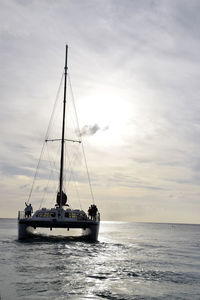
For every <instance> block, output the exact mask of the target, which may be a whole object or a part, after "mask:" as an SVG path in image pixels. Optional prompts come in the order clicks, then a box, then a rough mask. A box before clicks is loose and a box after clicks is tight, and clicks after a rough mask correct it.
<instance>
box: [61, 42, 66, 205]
mask: <svg viewBox="0 0 200 300" xmlns="http://www.w3.org/2000/svg"><path fill="white" fill-rule="evenodd" d="M67 54H68V45H66V52H65V69H64V70H65V71H64V72H65V73H64V75H65V79H64V100H63V121H62V139H61V156H60V185H59V192H60V203H59V206H60V208H62V198H63V193H62V189H63V169H64V144H65V109H66V92H67Z"/></svg>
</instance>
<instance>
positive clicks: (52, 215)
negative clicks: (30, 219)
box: [37, 211, 56, 218]
mask: <svg viewBox="0 0 200 300" xmlns="http://www.w3.org/2000/svg"><path fill="white" fill-rule="evenodd" d="M55 216H56V213H55V212H50V211H47V212H39V213H38V214H37V217H38V218H55Z"/></svg>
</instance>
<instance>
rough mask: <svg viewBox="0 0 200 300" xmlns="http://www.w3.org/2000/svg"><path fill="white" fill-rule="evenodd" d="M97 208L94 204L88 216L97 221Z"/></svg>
mask: <svg viewBox="0 0 200 300" xmlns="http://www.w3.org/2000/svg"><path fill="white" fill-rule="evenodd" d="M97 211H98V209H97V207H96V205H94V204H92V205H91V206H90V207H89V209H88V215H89V217H90V218H91V220H95V219H96V215H97Z"/></svg>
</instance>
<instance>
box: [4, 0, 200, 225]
mask: <svg viewBox="0 0 200 300" xmlns="http://www.w3.org/2000/svg"><path fill="white" fill-rule="evenodd" d="M199 14H200V2H199V1H198V0H196V1H195V0H190V1H188V0H167V1H164V0H159V1H153V0H140V1H134V0H130V1H129V0H113V1H112V0H105V1H104V0H101V1H100V0H99V1H98V0H76V1H72V0H71V1H70V0H60V1H51V0H48V1H47V0H46V1H45V0H40V1H39V0H38V1H37V0H35V1H34V0H28V1H27V0H0V20H1V21H0V66H1V67H0V105H1V109H0V134H1V144H0V164H1V165H0V179H1V180H0V203H1V210H0V217H15V216H16V215H17V211H18V210H19V209H23V207H24V201H25V200H26V199H27V197H28V194H29V189H30V186H31V181H32V177H33V171H32V169H33V168H34V167H35V166H36V158H38V157H39V154H40V148H41V146H42V138H43V137H44V134H45V130H46V128H47V125H48V120H49V116H50V113H51V110H52V107H53V103H54V100H55V97H56V93H57V90H58V86H59V83H60V78H61V75H62V71H63V65H64V53H65V44H66V43H67V44H68V45H69V72H70V78H71V81H72V85H73V92H74V95H75V100H76V104H77V111H78V114H79V122H80V126H81V127H82V128H83V129H84V133H85V150H86V153H87V158H88V165H89V169H90V172H91V180H92V183H93V192H94V196H95V200H96V204H97V206H98V207H99V209H100V211H101V215H102V219H104V220H122V221H153V222H185V223H200V213H199V212H200V187H199V184H200V138H199V137H200V89H199V86H200V84H199V80H200V54H199V53H200V18H199ZM91 131H92V132H91ZM90 133H93V134H90Z"/></svg>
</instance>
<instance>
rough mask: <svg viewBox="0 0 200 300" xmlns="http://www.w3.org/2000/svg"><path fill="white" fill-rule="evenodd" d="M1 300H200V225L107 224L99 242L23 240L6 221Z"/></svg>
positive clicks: (1, 226)
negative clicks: (19, 239)
mask: <svg viewBox="0 0 200 300" xmlns="http://www.w3.org/2000/svg"><path fill="white" fill-rule="evenodd" d="M0 295H1V296H0V299H1V300H4V299H90V300H91V299H109V300H122V299H123V300H128V299H129V300H130V299H131V300H132V299H151V300H152V299H198V300H199V299H200V225H177V224H153V223H123V222H102V223H101V228H100V234H99V241H98V242H96V243H89V242H86V241H84V240H82V239H80V238H79V239H74V238H69V237H64V238H61V237H60V236H57V237H56V236H54V231H52V232H51V236H46V235H40V236H38V237H37V238H35V239H32V240H29V241H26V242H20V241H18V240H17V221H16V220H12V219H0Z"/></svg>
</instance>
